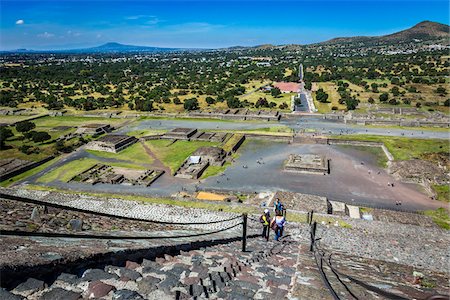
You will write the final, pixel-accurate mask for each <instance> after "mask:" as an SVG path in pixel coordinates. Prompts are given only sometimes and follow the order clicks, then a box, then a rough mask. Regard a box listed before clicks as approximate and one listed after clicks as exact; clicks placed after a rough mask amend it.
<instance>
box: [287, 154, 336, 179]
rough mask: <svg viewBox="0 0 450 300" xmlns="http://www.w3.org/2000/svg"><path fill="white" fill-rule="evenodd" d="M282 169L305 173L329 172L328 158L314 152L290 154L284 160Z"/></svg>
mask: <svg viewBox="0 0 450 300" xmlns="http://www.w3.org/2000/svg"><path fill="white" fill-rule="evenodd" d="M284 170H285V171H289V172H299V173H307V174H323V175H326V174H330V164H329V160H328V159H326V158H325V157H324V156H322V155H316V154H290V155H289V157H288V159H287V160H286V161H285V162H284Z"/></svg>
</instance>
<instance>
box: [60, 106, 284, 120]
mask: <svg viewBox="0 0 450 300" xmlns="http://www.w3.org/2000/svg"><path fill="white" fill-rule="evenodd" d="M63 114H64V115H65V116H81V117H92V118H93V117H96V118H98V117H106V118H139V117H143V116H147V117H168V118H209V119H222V120H240V121H250V120H258V121H268V122H270V121H274V122H278V121H279V120H280V118H281V116H282V114H281V113H280V112H279V111H272V110H259V111H253V110H249V109H244V108H239V109H223V110H210V111H201V110H199V111H191V112H188V113H184V112H183V113H167V112H159V111H155V112H141V113H127V114H121V112H119V111H118V112H99V113H98V114H83V115H75V114H70V113H63Z"/></svg>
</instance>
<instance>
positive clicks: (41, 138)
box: [31, 131, 52, 143]
mask: <svg viewBox="0 0 450 300" xmlns="http://www.w3.org/2000/svg"><path fill="white" fill-rule="evenodd" d="M51 138H52V137H51V136H50V134H48V133H47V132H44V131H38V132H36V133H34V134H33V136H32V137H31V139H32V140H33V142H35V143H43V142H45V141H48V140H49V139H51Z"/></svg>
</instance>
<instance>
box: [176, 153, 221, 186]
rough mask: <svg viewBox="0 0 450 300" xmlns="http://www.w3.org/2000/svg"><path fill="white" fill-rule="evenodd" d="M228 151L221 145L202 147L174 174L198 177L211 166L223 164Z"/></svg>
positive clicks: (184, 176) (191, 177)
mask: <svg viewBox="0 0 450 300" xmlns="http://www.w3.org/2000/svg"><path fill="white" fill-rule="evenodd" d="M226 157H227V153H226V152H225V151H224V150H223V149H222V148H219V147H200V148H199V149H197V150H196V151H195V152H194V153H193V154H192V155H191V156H189V157H188V158H187V159H186V161H185V162H184V163H183V164H182V165H181V167H180V168H179V169H178V170H177V171H176V172H175V174H174V176H175V177H179V178H187V179H198V178H199V177H200V176H202V174H203V172H204V171H205V170H206V169H207V168H208V167H209V166H211V165H212V166H222V165H223V164H224V163H225V159H226Z"/></svg>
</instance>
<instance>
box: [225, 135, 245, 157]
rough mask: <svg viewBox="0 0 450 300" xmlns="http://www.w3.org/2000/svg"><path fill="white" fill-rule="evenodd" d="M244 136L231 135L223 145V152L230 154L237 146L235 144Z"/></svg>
mask: <svg viewBox="0 0 450 300" xmlns="http://www.w3.org/2000/svg"><path fill="white" fill-rule="evenodd" d="M243 136H244V135H243V134H233V135H232V136H231V137H230V138H229V139H228V140H227V141H226V142H225V143H224V144H223V147H222V148H223V150H225V152H227V153H228V152H230V151H231V150H232V149H233V147H234V146H235V145H236V144H237V142H238V141H239V140H240V139H242V137H243Z"/></svg>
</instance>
